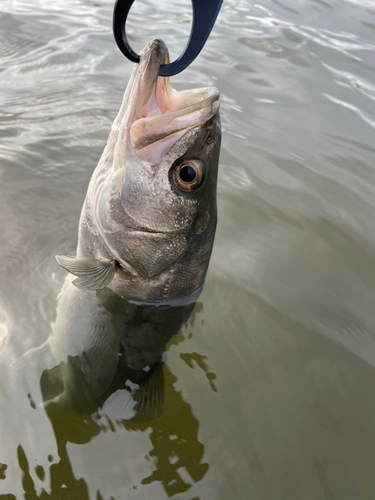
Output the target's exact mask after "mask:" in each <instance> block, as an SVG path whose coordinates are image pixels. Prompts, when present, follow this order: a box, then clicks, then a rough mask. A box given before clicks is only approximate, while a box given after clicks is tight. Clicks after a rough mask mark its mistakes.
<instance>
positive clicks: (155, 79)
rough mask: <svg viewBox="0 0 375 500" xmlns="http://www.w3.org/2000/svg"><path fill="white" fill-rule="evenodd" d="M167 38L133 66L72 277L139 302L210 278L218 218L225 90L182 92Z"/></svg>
mask: <svg viewBox="0 0 375 500" xmlns="http://www.w3.org/2000/svg"><path fill="white" fill-rule="evenodd" d="M168 62H169V54H168V49H167V47H166V45H165V43H164V42H163V41H161V40H154V41H152V42H151V43H149V44H148V45H147V46H146V47H145V48H144V50H143V51H142V52H141V54H140V62H139V63H138V64H136V65H135V66H134V68H133V71H132V74H131V77H130V80H129V83H128V86H127V89H126V91H125V95H124V98H123V102H122V105H121V107H120V110H119V113H118V115H117V117H116V119H115V120H114V123H113V125H112V128H111V132H110V135H109V138H108V142H107V145H106V147H105V149H104V152H103V154H102V156H101V158H100V160H99V163H98V165H97V167H96V169H95V171H94V173H93V175H92V178H91V181H90V184H89V187H88V190H87V195H86V199H85V202H84V205H83V209H82V213H81V217H80V221H79V232H78V233H79V234H78V247H77V253H76V255H75V256H63V255H58V256H56V260H57V262H58V263H59V264H60V266H62V267H63V268H64V269H66V270H67V271H68V272H69V273H71V274H72V275H73V276H75V279H74V280H73V281H72V284H73V285H74V286H75V287H77V288H79V289H82V290H86V291H91V292H95V291H97V290H101V289H104V288H109V289H110V290H112V291H113V292H114V293H115V294H117V295H119V296H121V297H125V298H128V299H132V300H138V301H160V300H161V301H163V300H164V301H165V300H169V299H176V298H178V297H184V296H188V295H190V294H191V293H193V292H195V291H196V290H197V289H199V288H200V287H201V286H202V285H203V282H204V279H205V276H206V273H207V269H208V264H209V260H210V256H211V252H212V247H213V242H214V237H215V230H216V224H217V204H216V186H217V175H218V165H219V155H220V143H221V124H220V114H219V91H218V89H216V88H215V87H208V88H200V89H193V90H187V91H182V92H177V91H176V90H174V89H173V88H172V87H171V85H170V81H169V78H168V77H161V76H159V68H160V65H161V64H167V63H168Z"/></svg>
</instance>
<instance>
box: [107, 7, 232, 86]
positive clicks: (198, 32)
mask: <svg viewBox="0 0 375 500" xmlns="http://www.w3.org/2000/svg"><path fill="white" fill-rule="evenodd" d="M133 2H134V0H116V3H115V9H114V12H113V34H114V36H115V40H116V43H117V45H118V47H119V49H120V50H121V52H122V53H123V54H124V55H125V56H126V57H127V58H128V59H130V60H131V61H132V62H135V63H138V62H139V55H138V54H136V53H135V52H134V50H133V49H132V48H131V47H130V45H129V42H128V39H127V37H126V31H125V24H126V19H127V17H128V14H129V10H130V8H131V6H132V5H133ZM222 3H223V0H192V4H193V25H192V28H191V33H190V38H189V41H188V44H187V46H186V47H185V50H184V51H183V52H182V54H181V55H180V57H179V58H177V59H176V60H175V61H173V62H171V63H170V64H162V65H161V66H160V71H159V75H160V76H173V75H177V74H178V73H181V71H183V70H184V69H185V68H187V67H188V66H189V64H191V63H192V62H193V61H194V59H195V58H196V57H197V55H198V54H199V52H200V51H201V50H202V48H203V46H204V44H205V43H206V41H207V38H208V37H209V35H210V33H211V30H212V28H213V26H214V24H215V21H216V18H217V16H218V14H219V11H220V7H221V5H222Z"/></svg>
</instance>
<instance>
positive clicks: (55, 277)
mask: <svg viewBox="0 0 375 500" xmlns="http://www.w3.org/2000/svg"><path fill="white" fill-rule="evenodd" d="M112 8H113V3H112V2H111V1H107V0H105V1H88V0H85V1H83V0H76V1H72V0H64V1H62V0H57V1H55V2H47V1H45V0H34V1H33V2H26V1H21V0H14V1H12V2H10V1H5V0H3V1H2V2H0V14H1V26H2V30H1V34H0V69H1V74H0V82H1V85H0V97H1V99H0V102H1V106H0V136H1V143H0V348H1V352H0V358H1V360H0V361H1V364H0V372H1V373H0V395H1V402H0V420H1V428H0V440H1V445H0V463H1V464H2V465H0V498H4V499H8V500H10V499H14V498H16V499H17V500H19V499H22V498H26V499H35V498H41V499H45V498H51V499H57V498H70V499H72V498H77V499H80V500H81V499H85V498H87V499H92V500H96V499H102V500H104V499H105V500H109V499H111V498H113V499H116V500H122V499H124V498H126V499H130V500H132V499H142V500H145V499H164V498H169V497H173V498H176V499H179V500H198V499H202V500H203V499H205V500H206V499H215V500H227V499H228V498H236V499H237V498H238V499H241V500H242V499H250V498H251V499H256V500H282V499H285V500H294V499H295V500H301V499H303V500H317V499H319V500H320V499H322V500H323V499H328V500H331V499H338V500H353V499H356V500H357V499H358V500H359V499H361V500H362V499H363V500H367V499H370V498H373V496H374V491H375V475H374V470H373V469H374V465H373V464H374V463H375V391H374V386H375V370H374V368H375V231H374V229H375V224H374V210H375V176H374V173H375V172H374V170H375V169H374V159H375V146H374V128H375V102H374V101H375V84H374V81H375V41H374V40H375V7H374V4H373V2H372V1H369V0H332V1H330V2H326V1H324V0H312V1H307V0H281V1H280V0H260V1H259V2H258V3H250V2H249V1H248V0H237V1H233V0H226V1H225V3H224V5H223V8H222V11H221V13H220V15H219V18H218V21H217V23H216V25H215V28H214V30H213V32H212V35H211V37H210V39H209V41H208V42H207V44H206V46H205V48H204V50H203V52H202V53H201V55H200V56H199V57H198V59H197V60H196V61H195V62H194V63H193V64H192V65H191V66H190V67H189V68H188V69H187V70H186V71H185V72H184V73H183V74H180V75H178V76H177V77H174V78H173V79H172V84H173V85H174V86H175V88H177V89H178V90H182V89H188V88H193V87H201V86H210V85H214V86H217V87H218V88H219V89H220V91H221V115H222V123H223V145H222V154H221V165H220V175H219V189H218V205H219V225H218V230H217V236H216V241H215V246H214V251H213V255H212V260H211V264H210V269H209V273H208V276H207V281H206V284H205V288H204V290H203V293H202V295H201V296H200V298H199V301H198V303H197V305H196V307H195V309H194V311H193V313H192V315H191V317H190V319H189V321H188V322H187V323H186V325H185V326H184V327H183V328H182V330H181V332H180V333H179V334H178V335H177V336H176V337H174V338H173V339H172V341H171V343H170V345H169V348H168V351H167V363H166V365H165V366H164V368H163V370H164V380H165V403H164V405H165V406H164V413H163V415H162V417H160V418H156V419H154V420H152V421H149V422H146V423H142V422H138V423H137V422H136V423H134V422H133V423H131V422H128V423H126V422H125V423H122V424H119V423H117V422H116V418H115V416H114V418H113V422H108V421H105V422H103V421H95V420H93V419H90V418H87V419H83V418H80V419H76V418H75V416H74V415H72V414H70V413H66V414H64V415H62V414H60V413H58V414H54V413H53V411H51V410H50V409H49V410H48V409H46V410H45V409H44V408H43V404H42V403H43V396H42V392H41V389H40V369H41V366H42V365H43V363H44V365H43V366H44V368H46V369H48V368H50V366H49V363H50V360H49V359H48V356H47V355H46V356H45V357H44V358H43V356H42V357H41V355H40V354H39V355H38V356H35V357H31V358H30V360H29V362H28V363H27V364H25V363H23V362H22V355H23V354H24V353H25V352H26V351H28V350H29V349H32V348H36V347H37V346H39V345H41V344H42V343H43V342H44V341H45V340H46V339H47V338H48V336H49V335H50V332H51V322H52V321H53V320H54V318H55V316H56V307H57V302H56V297H57V295H58V293H59V291H60V289H61V287H62V284H63V281H64V272H63V270H62V269H60V268H59V267H58V266H57V264H56V262H55V259H54V255H55V254H69V253H72V252H73V251H74V250H75V247H76V243H77V225H78V220H79V215H80V210H81V206H82V203H83V200H84V197H85V194H86V189H87V185H88V182H89V179H90V176H91V174H92V172H93V169H94V168H95V166H96V164H97V161H98V159H99V157H100V155H101V152H102V150H103V148H104V145H105V143H106V140H107V137H108V133H109V130H110V126H111V123H112V121H113V119H114V117H115V115H116V113H117V110H118V108H119V106H120V103H121V99H122V95H123V92H124V89H125V86H126V83H127V80H128V77H129V74H130V71H131V67H132V65H131V63H130V62H129V61H127V60H125V59H124V57H123V56H122V54H121V53H120V52H119V50H118V49H117V47H116V45H115V43H114V40H113V36H112V32H111V16H112ZM190 10H191V8H190V5H189V2H188V1H184V2H177V1H173V2H172V1H162V2H156V3H155V2H151V1H148V0H138V1H137V2H135V4H134V7H133V9H132V12H131V17H130V22H129V34H130V40H131V43H132V44H133V45H134V47H135V48H136V49H137V50H139V49H141V48H142V47H143V46H144V45H145V44H146V43H147V42H148V41H149V40H151V39H152V38H156V37H160V38H163V39H164V40H165V41H166V43H167V44H168V46H169V49H170V51H171V54H172V57H177V55H178V54H179V53H180V52H181V50H182V48H183V46H184V44H185V43H186V40H187V38H188V34H189V30H190ZM41 359H42V361H41ZM30 388H32V390H31V389H30ZM1 495H4V496H1Z"/></svg>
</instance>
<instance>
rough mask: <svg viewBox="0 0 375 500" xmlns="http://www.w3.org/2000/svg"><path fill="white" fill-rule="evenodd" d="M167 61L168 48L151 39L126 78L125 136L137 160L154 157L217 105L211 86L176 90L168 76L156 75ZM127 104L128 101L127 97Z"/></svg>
mask: <svg viewBox="0 0 375 500" xmlns="http://www.w3.org/2000/svg"><path fill="white" fill-rule="evenodd" d="M167 63H169V54H168V49H167V47H166V45H165V43H164V42H163V41H161V40H154V41H153V42H151V43H150V44H149V45H147V46H146V47H145V49H144V50H143V51H142V53H141V60H140V63H139V64H137V65H136V66H135V68H134V69H133V73H132V76H131V80H130V82H129V94H130V95H128V99H129V100H131V101H132V102H131V113H129V115H128V127H127V128H128V130H129V132H130V134H129V139H130V144H131V146H132V148H133V150H134V151H135V152H136V155H137V157H138V158H139V159H141V160H146V161H158V160H160V159H161V158H162V157H163V156H164V154H165V153H166V152H167V151H168V150H169V149H170V148H171V147H172V146H173V144H174V143H175V142H176V141H177V140H178V139H180V138H181V137H182V136H183V135H184V134H185V133H186V131H187V130H189V129H190V128H193V127H196V126H199V125H203V124H204V123H205V122H207V121H208V120H209V119H210V118H212V117H213V116H214V115H215V113H216V112H217V110H218V108H219V91H218V90H217V89H216V88H215V87H208V88H202V89H194V90H188V91H183V92H177V91H176V90H174V89H172V88H171V86H170V82H169V78H168V77H160V76H159V75H158V73H159V68H160V65H161V64H167ZM128 105H129V101H128Z"/></svg>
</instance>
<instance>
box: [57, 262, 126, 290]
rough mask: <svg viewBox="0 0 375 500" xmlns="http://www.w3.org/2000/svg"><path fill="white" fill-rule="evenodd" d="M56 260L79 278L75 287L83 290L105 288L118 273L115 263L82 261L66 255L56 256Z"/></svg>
mask: <svg viewBox="0 0 375 500" xmlns="http://www.w3.org/2000/svg"><path fill="white" fill-rule="evenodd" d="M56 260H57V262H58V264H60V266H61V267H63V268H64V269H66V270H67V271H69V272H70V273H72V274H74V276H77V278H76V279H75V280H74V281H73V285H75V286H76V287H77V288H80V289H82V290H100V289H101V288H105V287H106V286H107V285H108V284H109V283H110V282H111V281H112V280H113V277H114V275H115V272H116V263H115V261H105V260H98V259H80V258H77V257H68V256H66V255H56Z"/></svg>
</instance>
